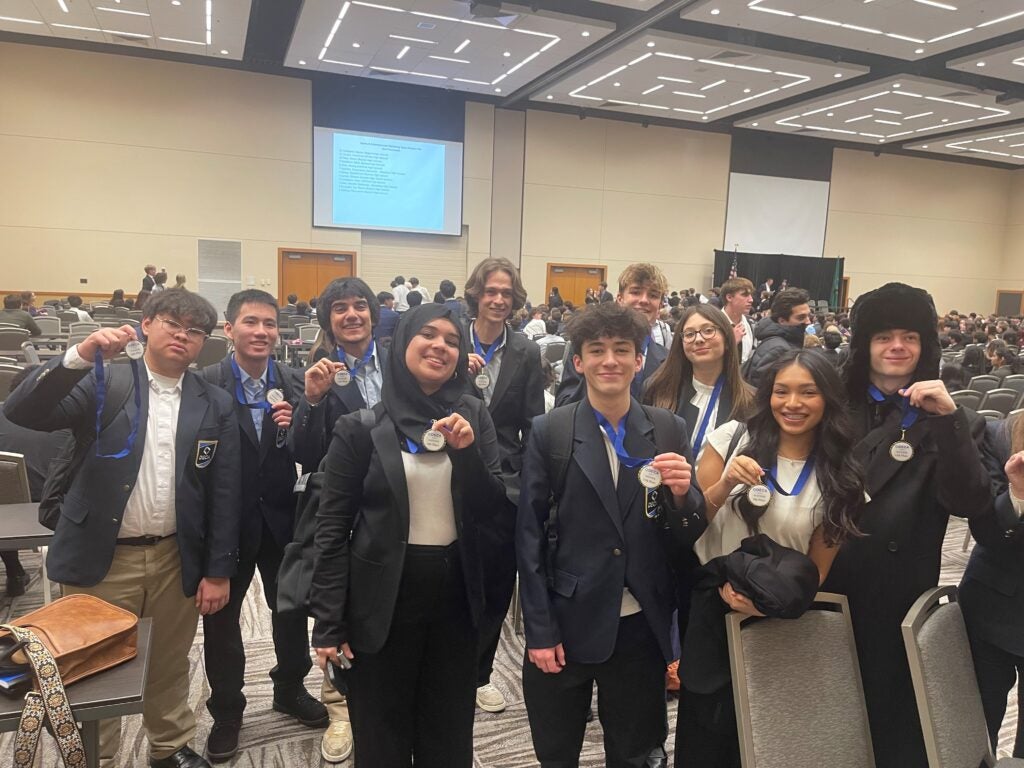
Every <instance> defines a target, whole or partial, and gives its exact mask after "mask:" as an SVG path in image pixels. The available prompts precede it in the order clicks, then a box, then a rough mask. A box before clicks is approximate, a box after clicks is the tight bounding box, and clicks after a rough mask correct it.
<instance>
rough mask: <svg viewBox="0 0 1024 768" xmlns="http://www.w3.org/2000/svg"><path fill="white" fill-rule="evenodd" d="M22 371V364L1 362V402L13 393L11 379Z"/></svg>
mask: <svg viewBox="0 0 1024 768" xmlns="http://www.w3.org/2000/svg"><path fill="white" fill-rule="evenodd" d="M19 373H21V366H20V365H10V364H8V363H3V364H0V402H2V401H4V400H6V399H7V396H8V395H9V394H11V381H13V380H14V377H15V376H17V375H18V374H19Z"/></svg>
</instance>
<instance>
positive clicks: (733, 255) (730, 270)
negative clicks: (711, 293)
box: [729, 251, 737, 280]
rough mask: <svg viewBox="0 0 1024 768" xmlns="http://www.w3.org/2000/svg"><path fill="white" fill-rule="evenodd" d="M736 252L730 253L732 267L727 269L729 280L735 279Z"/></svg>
mask: <svg viewBox="0 0 1024 768" xmlns="http://www.w3.org/2000/svg"><path fill="white" fill-rule="evenodd" d="M736 276H737V275H736V251H733V252H732V266H731V267H729V279H730V280H732V279H733V278H734V277H736Z"/></svg>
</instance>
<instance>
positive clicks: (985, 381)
mask: <svg viewBox="0 0 1024 768" xmlns="http://www.w3.org/2000/svg"><path fill="white" fill-rule="evenodd" d="M1001 384H1002V380H1001V379H1000V378H999V377H998V376H990V375H989V374H987V373H986V374H983V375H981V376H974V377H972V378H971V381H970V383H969V384H968V385H967V386H968V387H970V388H971V389H973V390H974V391H975V392H982V393H985V392H988V391H989V390H990V389H995V388H996V387H998V386H1000V385H1001Z"/></svg>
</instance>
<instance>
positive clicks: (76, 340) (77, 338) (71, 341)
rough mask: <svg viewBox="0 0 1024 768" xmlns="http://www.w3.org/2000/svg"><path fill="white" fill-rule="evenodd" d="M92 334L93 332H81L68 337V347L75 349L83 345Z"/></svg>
mask: <svg viewBox="0 0 1024 768" xmlns="http://www.w3.org/2000/svg"><path fill="white" fill-rule="evenodd" d="M91 333H92V331H80V332H78V333H72V334H70V335H69V336H68V346H69V347H73V346H75V344H81V343H82V342H83V341H85V340H86V339H87V338H89V335H90V334H91Z"/></svg>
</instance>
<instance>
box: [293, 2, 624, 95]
mask: <svg viewBox="0 0 1024 768" xmlns="http://www.w3.org/2000/svg"><path fill="white" fill-rule="evenodd" d="M613 29H614V27H613V26H612V25H611V24H604V23H601V22H594V21H590V20H588V19H579V18H576V17H570V16H564V15H560V14H554V13H547V12H540V13H532V12H531V11H530V10H529V9H528V8H525V7H522V6H513V5H509V4H507V3H506V4H503V5H502V8H501V15H500V16H498V17H497V18H490V17H485V16H474V15H473V11H472V9H471V7H470V4H469V3H468V2H467V3H462V2H455V0H393V1H392V0H381V1H378V0H306V1H305V2H304V3H303V6H302V12H301V14H300V15H299V20H298V23H297V24H296V27H295V34H294V35H293V36H292V41H291V45H290V47H289V49H288V54H287V56H286V57H285V65H286V66H291V67H299V68H301V69H307V70H308V69H317V70H320V71H323V72H336V73H339V74H345V75H355V76H363V77H375V78H379V79H387V80H398V81H401V82H407V83H415V84H417V85H433V86H437V87H441V88H450V89H453V90H460V91H470V92H475V93H486V94H494V93H505V94H508V93H511V92H513V91H515V90H516V89H517V88H519V87H521V86H522V85H524V84H526V83H528V82H530V81H531V80H533V79H534V78H536V77H538V76H539V75H541V74H543V73H544V72H546V71H548V70H549V69H551V67H553V66H555V65H557V64H559V63H560V62H562V61H564V60H565V59H567V58H569V57H570V56H573V55H574V54H576V53H579V52H580V51H582V50H583V49H584V48H586V47H588V46H590V45H593V44H594V43H595V42H597V41H598V40H600V39H601V38H603V37H605V36H606V35H607V34H609V33H610V32H611V31H612V30H613ZM584 32H586V33H587V34H586V35H584V34H583V33H584ZM300 60H301V61H305V62H306V64H305V66H303V65H301V64H299V61H300Z"/></svg>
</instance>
